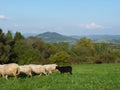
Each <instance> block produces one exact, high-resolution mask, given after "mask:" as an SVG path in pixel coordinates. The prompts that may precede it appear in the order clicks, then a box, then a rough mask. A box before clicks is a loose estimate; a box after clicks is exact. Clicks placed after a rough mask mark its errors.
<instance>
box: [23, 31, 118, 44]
mask: <svg viewBox="0 0 120 90" xmlns="http://www.w3.org/2000/svg"><path fill="white" fill-rule="evenodd" d="M24 36H34V37H38V38H41V39H42V40H43V41H45V42H48V43H56V42H69V43H70V44H74V43H75V42H76V41H77V40H79V39H80V38H82V37H86V38H89V39H91V40H93V41H94V42H95V43H101V42H104V43H113V44H120V35H87V36H77V35H74V36H65V35H61V34H59V33H56V32H45V33H41V34H38V35H35V34H31V33H29V34H25V35H24ZM33 40H34V39H33Z"/></svg>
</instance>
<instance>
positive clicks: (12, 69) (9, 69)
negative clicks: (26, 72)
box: [0, 63, 20, 80]
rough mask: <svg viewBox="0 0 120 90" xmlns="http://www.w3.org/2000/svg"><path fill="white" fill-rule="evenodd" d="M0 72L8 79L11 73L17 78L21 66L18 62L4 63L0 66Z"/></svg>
mask: <svg viewBox="0 0 120 90" xmlns="http://www.w3.org/2000/svg"><path fill="white" fill-rule="evenodd" d="M0 73H1V74H2V76H3V77H4V78H5V79H7V80H8V76H9V75H13V76H14V77H15V78H17V75H18V74H19V73H20V68H19V66H18V64H16V63H10V64H4V65H3V66H1V67H0Z"/></svg>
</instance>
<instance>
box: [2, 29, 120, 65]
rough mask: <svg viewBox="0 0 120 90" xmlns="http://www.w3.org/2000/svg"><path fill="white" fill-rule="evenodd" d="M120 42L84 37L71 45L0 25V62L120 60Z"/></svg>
mask: <svg viewBox="0 0 120 90" xmlns="http://www.w3.org/2000/svg"><path fill="white" fill-rule="evenodd" d="M119 62H120V45H119V44H112V43H95V42H93V41H92V40H91V39H89V38H87V37H83V38H81V39H79V40H77V41H76V43H75V44H73V45H71V44H69V43H68V42H57V43H47V42H45V41H43V40H42V39H41V38H38V37H35V36H31V37H29V38H25V37H24V36H23V35H22V34H21V32H16V33H15V34H14V35H13V34H12V32H11V31H10V30H8V32H7V33H4V32H3V30H2V29H0V64H6V63H18V64H20V65H23V64H31V63H32V64H47V63H57V64H61V65H63V64H93V63H97V64H101V63H119Z"/></svg>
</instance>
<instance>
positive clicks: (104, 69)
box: [0, 64, 120, 90]
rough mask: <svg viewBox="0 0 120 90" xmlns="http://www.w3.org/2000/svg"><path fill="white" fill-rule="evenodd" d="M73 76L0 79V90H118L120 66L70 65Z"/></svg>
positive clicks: (55, 75)
mask: <svg viewBox="0 0 120 90" xmlns="http://www.w3.org/2000/svg"><path fill="white" fill-rule="evenodd" d="M72 67H73V75H70V74H67V73H66V74H62V75H61V74H59V73H58V72H54V73H53V74H51V75H49V76H44V75H42V76H39V75H36V76H33V77H32V78H29V77H19V78H18V79H14V78H13V77H10V78H9V80H5V79H4V78H2V77H0V90H120V64H79V65H72Z"/></svg>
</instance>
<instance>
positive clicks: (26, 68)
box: [19, 65, 32, 77]
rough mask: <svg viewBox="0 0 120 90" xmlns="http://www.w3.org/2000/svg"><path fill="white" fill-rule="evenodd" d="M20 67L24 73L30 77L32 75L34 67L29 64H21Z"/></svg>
mask: <svg viewBox="0 0 120 90" xmlns="http://www.w3.org/2000/svg"><path fill="white" fill-rule="evenodd" d="M19 68H20V73H24V74H26V75H27V76H28V77H29V76H30V77H32V73H31V72H32V68H31V67H30V66H29V65H23V66H19Z"/></svg>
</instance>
